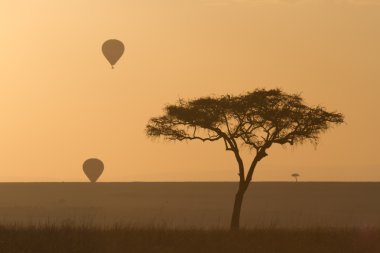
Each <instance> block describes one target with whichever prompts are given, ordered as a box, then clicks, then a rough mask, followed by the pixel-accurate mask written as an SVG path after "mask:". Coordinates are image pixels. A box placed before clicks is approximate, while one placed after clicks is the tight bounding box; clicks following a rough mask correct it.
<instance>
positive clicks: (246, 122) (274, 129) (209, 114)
mask: <svg viewBox="0 0 380 253" xmlns="http://www.w3.org/2000/svg"><path fill="white" fill-rule="evenodd" d="M340 123H343V115H342V114H340V113H336V112H328V111H326V110H325V109H324V108H323V107H321V106H315V107H311V106H308V105H306V104H305V103H304V102H303V99H302V98H301V97H300V96H299V95H293V94H286V93H285V92H283V91H282V90H280V89H272V90H265V89H257V90H254V91H253V92H248V93H246V94H243V95H240V96H231V95H226V96H221V97H204V98H198V99H193V100H183V99H180V100H179V101H178V103H176V104H174V105H168V106H166V107H165V114H164V115H163V116H160V117H155V118H151V119H150V121H149V122H148V124H147V126H146V133H147V135H148V136H152V137H160V136H163V137H164V138H165V139H167V140H172V141H175V140H179V141H186V140H200V141H217V140H222V141H223V142H224V145H225V148H226V150H227V151H231V152H233V154H234V156H235V158H236V161H237V164H238V172H239V173H238V175H239V187H238V190H237V193H236V195H235V202H234V207H233V212H232V219H231V229H232V230H237V229H239V226H240V210H241V206H242V201H243V196H244V193H245V192H246V190H247V188H248V185H249V183H250V182H251V180H252V175H253V172H254V170H255V168H256V165H257V163H258V162H259V161H260V160H261V159H263V158H264V157H266V156H267V150H268V149H269V148H270V147H271V146H272V145H273V144H280V145H285V144H290V145H294V144H298V143H303V142H304V141H311V142H312V143H315V144H316V143H317V142H318V138H319V135H320V133H322V132H324V131H325V130H327V129H328V128H329V127H330V126H331V125H332V124H340ZM240 144H241V145H240ZM244 145H246V146H248V147H249V148H250V150H251V151H253V153H254V155H253V160H252V161H251V163H250V166H249V168H248V170H246V168H245V167H244V164H243V161H242V158H241V154H240V151H239V147H240V146H244Z"/></svg>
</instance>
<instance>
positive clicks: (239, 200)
mask: <svg viewBox="0 0 380 253" xmlns="http://www.w3.org/2000/svg"><path fill="white" fill-rule="evenodd" d="M244 192H245V191H244V190H242V189H240V187H239V190H238V192H237V193H236V195H235V203H234V209H233V211H232V218H231V227H230V229H231V230H235V231H236V230H239V228H240V211H241V206H242V204H243V197H244Z"/></svg>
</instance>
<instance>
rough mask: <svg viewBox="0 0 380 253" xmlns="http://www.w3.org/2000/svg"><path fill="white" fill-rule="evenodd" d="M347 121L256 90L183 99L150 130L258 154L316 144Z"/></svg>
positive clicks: (298, 100) (279, 93) (293, 99)
mask: <svg viewBox="0 0 380 253" xmlns="http://www.w3.org/2000/svg"><path fill="white" fill-rule="evenodd" d="M343 120H344V118H343V115H342V114H340V113H336V112H328V111H326V110H325V109H324V108H323V107H321V106H314V107H313V106H308V105H306V104H305V103H304V101H303V99H302V98H301V96H300V95H297V94H286V93H284V92H283V91H282V90H280V89H272V90H264V89H257V90H255V91H253V92H248V93H246V94H243V95H240V96H232V95H226V96H221V97H204V98H198V99H194V100H183V99H180V100H179V101H178V103H177V104H175V105H168V106H166V108H165V114H164V115H163V116H160V117H155V118H152V119H151V120H150V121H149V123H148V125H147V128H146V131H147V134H148V135H149V136H163V137H164V138H166V139H168V140H179V141H183V140H195V139H197V140H201V141H216V140H219V139H223V140H224V141H225V143H226V148H227V149H234V148H237V143H235V142H236V141H241V142H243V143H245V144H247V145H249V146H250V147H251V148H253V149H255V150H257V151H259V150H261V149H263V148H268V147H270V146H271V145H272V144H275V143H277V144H290V145H293V144H297V143H302V142H304V141H305V140H309V141H311V142H314V143H317V142H318V139H319V134H320V133H322V132H324V131H326V130H327V129H328V128H329V127H330V126H331V125H332V124H340V123H343ZM233 140H234V141H233Z"/></svg>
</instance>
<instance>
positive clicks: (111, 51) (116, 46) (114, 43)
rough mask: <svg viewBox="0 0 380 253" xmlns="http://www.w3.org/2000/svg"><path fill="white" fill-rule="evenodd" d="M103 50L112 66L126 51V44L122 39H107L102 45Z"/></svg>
mask: <svg viewBox="0 0 380 253" xmlns="http://www.w3.org/2000/svg"><path fill="white" fill-rule="evenodd" d="M102 52H103V54H104V56H105V57H106V59H107V61H108V62H109V63H110V64H111V66H112V68H114V65H115V64H116V62H117V61H118V60H119V59H120V57H121V56H122V55H123V53H124V44H123V42H121V41H120V40H115V39H112V40H107V41H106V42H104V43H103V45H102Z"/></svg>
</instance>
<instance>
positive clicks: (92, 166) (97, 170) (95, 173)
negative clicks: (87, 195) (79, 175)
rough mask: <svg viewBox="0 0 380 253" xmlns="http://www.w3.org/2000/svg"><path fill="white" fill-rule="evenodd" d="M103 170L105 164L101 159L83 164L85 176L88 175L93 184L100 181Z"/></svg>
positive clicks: (89, 160) (88, 160) (92, 159)
mask: <svg viewBox="0 0 380 253" xmlns="http://www.w3.org/2000/svg"><path fill="white" fill-rule="evenodd" d="M103 170H104V164H103V162H102V161H100V160H99V159H96V158H90V159H87V160H86V161H85V162H84V163H83V171H84V174H86V176H87V177H88V179H90V181H91V182H92V183H95V182H96V180H98V178H99V177H100V175H102V173H103Z"/></svg>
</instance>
